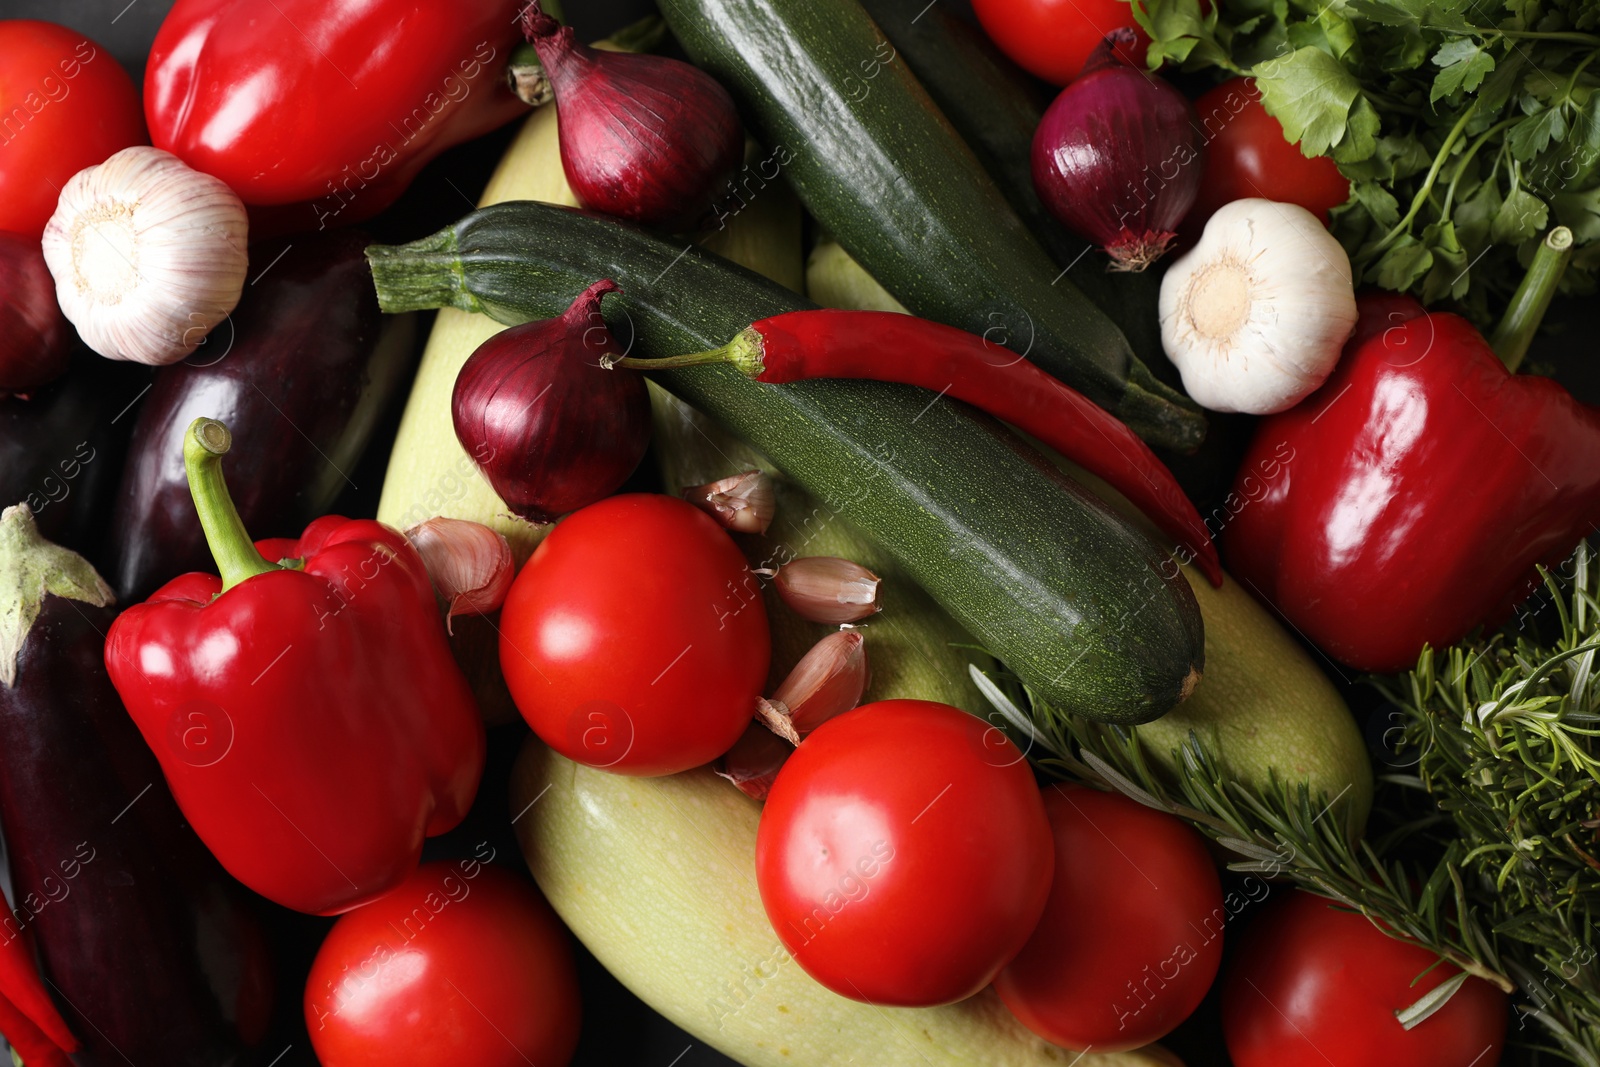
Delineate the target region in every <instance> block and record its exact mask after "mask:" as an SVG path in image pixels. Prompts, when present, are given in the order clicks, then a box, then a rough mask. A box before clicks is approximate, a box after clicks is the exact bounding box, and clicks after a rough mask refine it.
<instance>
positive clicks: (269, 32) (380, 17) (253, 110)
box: [144, 0, 527, 238]
mask: <svg viewBox="0 0 1600 1067" xmlns="http://www.w3.org/2000/svg"><path fill="white" fill-rule="evenodd" d="M519 7H520V3H519V2H518V0H480V2H476V3H470V4H463V3H459V2H456V0H341V2H338V3H329V2H327V0H275V2H273V3H268V4H260V3H257V2H255V0H178V2H177V3H176V4H174V5H173V7H172V10H171V11H170V12H169V13H168V15H167V17H166V21H164V22H163V23H162V24H161V30H160V32H159V33H157V34H156V39H155V43H154V45H153V46H152V48H151V50H150V59H149V63H148V65H147V66H146V67H145V79H144V107H145V121H146V123H147V124H148V125H149V127H150V137H151V142H152V143H153V144H155V145H156V147H158V148H164V149H166V150H167V151H169V152H172V153H173V154H174V155H176V156H178V158H180V159H182V160H183V161H184V162H185V163H188V164H189V165H190V166H191V167H194V168H195V169H197V170H202V171H205V172H206V173H208V174H213V175H216V176H217V177H218V178H221V179H222V180H223V181H225V182H227V183H228V184H229V185H230V186H232V187H233V190H234V192H236V193H238V194H239V198H240V199H242V200H243V201H244V202H245V203H246V204H248V205H250V206H251V208H252V211H251V231H252V232H251V236H252V238H255V237H258V236H260V235H261V233H262V232H266V231H269V230H270V231H276V232H296V231H301V230H320V229H326V228H328V227H330V226H336V225H337V226H344V225H348V224H349V223H352V222H359V221H361V220H362V219H365V218H369V217H370V216H372V215H375V214H377V213H378V212H379V211H381V210H383V209H384V208H385V207H387V206H388V205H389V204H391V203H392V202H393V201H394V200H395V198H396V197H398V196H399V195H400V194H401V193H402V192H403V191H405V188H406V186H407V185H409V184H410V183H411V179H412V178H413V177H414V176H415V175H416V173H417V171H418V170H420V169H421V168H422V166H423V165H424V164H425V163H427V162H428V161H429V160H430V159H432V158H433V157H434V156H437V155H438V154H439V153H440V152H442V151H444V150H445V149H446V148H449V147H451V146H452V145H456V144H460V143H461V142H463V141H468V140H471V139H472V138H474V137H477V136H479V135H480V134H484V133H487V132H488V131H490V130H492V129H494V128H495V127H497V126H500V125H503V124H504V123H506V122H508V121H510V120H511V119H513V118H515V117H516V116H517V115H518V114H520V113H522V112H524V111H526V110H527V106H526V105H525V104H523V103H522V102H521V101H520V100H518V99H517V97H516V96H515V95H514V94H513V93H512V92H511V90H510V89H509V88H508V87H507V84H506V79H505V77H504V73H505V68H506V62H507V60H508V59H509V58H510V55H511V50H512V49H513V48H515V47H516V46H517V44H518V43H519V41H520V40H521V37H520V33H519V31H518V29H517V26H516V16H517V12H518V8H519ZM263 208H271V209H272V210H270V211H264V210H262V209H263Z"/></svg>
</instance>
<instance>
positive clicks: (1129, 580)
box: [368, 202, 1204, 723]
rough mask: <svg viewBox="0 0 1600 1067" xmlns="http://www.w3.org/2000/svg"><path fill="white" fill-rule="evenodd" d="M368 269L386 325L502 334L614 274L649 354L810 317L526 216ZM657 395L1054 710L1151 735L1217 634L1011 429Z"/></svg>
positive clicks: (731, 282)
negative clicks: (475, 327)
mask: <svg viewBox="0 0 1600 1067" xmlns="http://www.w3.org/2000/svg"><path fill="white" fill-rule="evenodd" d="M368 257H369V259H370V260H371V262H372V266H373V275H374V278H375V279H376V281H377V286H378V294H379V301H380V303H381V304H382V305H383V307H384V308H385V309H386V310H391V311H398V310H401V309H415V308H421V307H440V306H455V307H460V308H463V309H464V310H468V311H482V312H486V313H488V314H490V315H492V316H494V317H495V318H498V319H500V320H501V321H503V322H520V321H525V320H527V319H531V318H541V317H546V316H550V315H555V314H558V313H559V312H561V311H562V310H564V309H565V308H566V306H567V305H568V303H569V302H570V301H571V300H572V298H573V297H574V296H576V295H577V294H578V293H579V292H580V291H582V290H583V289H584V288H585V287H587V286H588V285H589V284H590V283H591V282H593V281H594V280H595V279H596V278H601V277H609V278H611V279H613V280H614V281H616V282H617V283H618V284H619V285H620V286H621V287H622V289H623V295H622V296H621V298H620V299H619V298H608V299H607V301H606V305H605V308H606V310H605V314H606V321H607V323H608V324H609V325H610V326H611V328H612V331H613V334H614V335H615V336H616V337H617V338H618V341H619V344H624V345H628V346H631V349H632V351H633V352H634V354H640V355H667V354H672V353H680V352H690V351H695V350H698V349H703V348H708V347H712V346H714V345H717V344H721V343H722V342H723V341H725V340H727V339H728V338H729V337H731V336H733V334H734V333H736V332H737V331H738V330H740V329H741V328H743V327H744V326H746V325H748V324H749V323H750V322H751V321H753V320H755V319H759V318H763V317H765V316H768V315H773V314H778V313H781V312H784V311H791V310H796V309H798V308H802V307H807V306H810V305H808V304H807V302H806V301H805V300H803V299H802V298H801V297H798V296H796V295H795V294H794V293H792V292H790V291H788V290H786V289H784V288H783V287H781V286H779V285H777V284H776V283H774V282H772V281H769V280H768V279H765V278H762V277H761V276H759V275H757V274H754V273H752V272H750V271H747V270H744V269H743V268H741V267H737V266H735V265H733V264H731V263H728V262H727V261H725V260H722V259H720V258H719V257H717V256H715V255H713V254H711V253H707V252H704V251H702V250H700V249H698V248H695V247H693V246H689V245H677V244H673V243H669V242H666V241H662V240H659V239H657V238H654V237H651V236H649V235H647V234H644V233H642V232H640V231H638V230H634V229H631V228H628V227H625V226H622V225H619V224H618V223H615V222H612V221H609V220H606V219H601V218H598V217H593V216H589V215H585V214H583V213H581V212H576V211H570V210H565V209H561V208H555V207H551V206H548V205H543V204H534V203H527V202H514V203H507V204H498V205H495V206H493V207H489V208H485V209H483V210H481V211H477V212H474V213H473V214H471V215H469V216H467V217H466V218H464V219H462V220H461V221H460V222H458V223H457V224H456V225H455V226H453V227H449V228H447V229H445V230H441V231H440V232H439V233H437V234H435V235H433V236H432V237H429V238H424V239H423V240H421V241H417V242H413V243H412V244H410V245H403V246H398V247H384V246H373V247H372V248H371V249H369V251H368ZM659 381H660V382H661V384H663V385H664V386H666V388H667V389H669V390H670V391H671V392H672V393H674V394H675V395H677V396H678V397H680V398H681V399H683V400H685V401H687V402H688V403H689V404H691V405H693V406H694V407H696V408H698V409H700V410H701V411H703V412H705V413H706V414H708V415H710V416H711V417H712V418H714V419H716V420H717V421H718V422H720V423H722V424H723V425H724V426H725V427H727V428H728V430H729V431H731V432H732V433H733V434H734V435H736V436H737V437H740V438H742V439H744V440H746V441H748V442H750V444H751V445H753V446H754V447H756V448H757V449H759V450H760V451H761V452H762V453H763V454H764V455H766V456H767V457H768V458H770V459H771V460H772V462H774V463H775V464H777V465H778V467H779V468H781V469H782V470H783V471H784V472H785V473H786V474H787V475H788V476H789V477H790V478H793V479H794V480H795V481H796V482H797V483H799V484H800V485H801V486H803V487H804V488H805V489H806V490H807V491H808V492H810V493H811V494H812V495H813V496H814V497H816V498H817V499H818V500H819V501H821V502H822V503H823V504H825V505H827V506H828V507H829V508H830V509H832V510H833V511H834V512H836V513H837V514H839V515H841V516H842V517H844V518H845V519H846V520H847V521H849V522H850V523H852V524H853V525H854V526H856V527H857V528H858V529H860V530H862V531H863V532H865V533H866V534H867V535H868V536H870V537H872V538H873V539H874V540H876V541H877V542H878V543H879V544H880V545H882V546H883V548H884V549H885V550H886V551H887V552H888V553H889V554H890V555H891V556H892V557H893V558H894V559H895V561H896V562H897V563H898V564H899V565H900V566H901V568H902V569H903V570H904V572H905V573H906V574H907V575H909V576H910V577H911V578H912V579H913V580H914V581H916V582H917V583H918V584H919V585H921V586H922V587H923V588H924V589H925V590H927V591H928V593H930V594H931V595H932V596H933V598H934V599H935V600H936V601H938V603H939V604H940V606H941V607H943V608H944V609H945V610H946V611H947V612H949V613H950V615H951V616H952V617H953V618H954V619H955V620H956V621H957V622H958V623H960V624H961V625H962V626H963V627H964V628H966V630H967V631H968V632H970V633H971V634H972V635H973V636H974V637H975V638H977V640H978V641H980V642H981V643H982V644H983V645H984V646H985V647H986V648H988V649H989V650H990V651H992V652H993V653H994V654H995V655H996V656H998V657H999V658H1000V659H1001V660H1002V661H1003V662H1004V663H1005V664H1006V665H1007V666H1008V667H1009V668H1010V669H1011V670H1012V671H1014V672H1015V673H1016V674H1017V675H1018V676H1019V677H1021V678H1022V679H1023V680H1024V681H1025V682H1026V683H1028V684H1029V685H1030V686H1032V687H1033V688H1034V689H1035V690H1036V691H1038V692H1039V693H1040V694H1041V695H1042V696H1044V697H1045V698H1046V699H1047V700H1048V701H1050V702H1051V703H1054V704H1057V705H1059V706H1060V707H1062V708H1064V709H1067V710H1070V711H1073V712H1076V713H1078V714H1082V715H1085V716H1089V717H1091V718H1095V719H1100V720H1104V721H1109V722H1121V723H1138V722H1147V721H1149V720H1151V719H1154V718H1156V717H1158V716H1160V715H1162V714H1163V713H1165V712H1166V711H1167V710H1169V709H1170V708H1172V707H1173V706H1174V705H1176V704H1177V703H1178V702H1179V701H1180V700H1181V699H1183V698H1184V697H1185V696H1187V695H1188V693H1189V692H1190V691H1191V690H1192V689H1193V686H1194V684H1195V681H1196V680H1197V679H1198V676H1199V672H1200V669H1201V667H1202V665H1203V662H1204V638H1203V633H1202V624H1201V620H1200V614H1199V609H1198V608H1197V607H1196V605H1195V600H1194V595H1193V593H1191V592H1190V590H1189V587H1188V585H1187V583H1185V582H1184V581H1183V579H1182V578H1181V577H1180V576H1178V575H1176V574H1173V575H1172V576H1171V578H1168V577H1166V576H1164V575H1163V570H1162V568H1163V564H1164V561H1165V558H1166V557H1165V556H1163V555H1162V554H1161V553H1160V552H1159V551H1158V550H1157V549H1156V547H1155V546H1154V545H1153V544H1152V543H1151V542H1150V541H1149V540H1147V539H1146V538H1145V537H1144V535H1143V534H1140V533H1138V532H1137V531H1135V530H1133V529H1132V528H1131V527H1130V526H1129V525H1128V524H1127V523H1125V522H1124V521H1123V520H1121V519H1120V518H1118V517H1117V516H1116V515H1115V514H1114V513H1113V512H1111V511H1110V510H1109V509H1108V508H1107V507H1106V506H1105V505H1104V504H1102V503H1101V502H1100V501H1099V500H1097V499H1095V498H1094V497H1093V496H1092V495H1090V494H1089V493H1088V492H1086V491H1085V490H1083V489H1082V488H1081V487H1079V486H1078V485H1077V483H1075V482H1072V481H1070V480H1068V479H1067V478H1065V477H1064V476H1062V475H1060V474H1059V473H1057V472H1056V471H1055V470H1054V468H1053V467H1050V466H1048V465H1047V464H1043V463H1042V461H1041V460H1040V459H1039V457H1038V456H1037V454H1036V453H1034V452H1032V450H1030V449H1027V448H1026V447H1024V446H1022V445H1021V444H1020V443H1019V442H1018V441H1017V440H1016V439H1015V438H1014V437H1011V436H1010V435H1009V434H1005V433H1003V432H1002V431H1000V429H999V427H998V424H995V423H992V422H987V421H980V420H979V418H978V417H976V416H975V415H973V414H970V413H969V411H968V409H965V408H963V407H960V406H958V405H956V404H954V403H952V402H950V401H947V400H941V399H938V398H937V397H935V396H931V395H930V394H929V393H927V392H926V391H923V390H919V389H913V388H910V387H906V386H896V385H887V384H882V383H877V382H859V381H816V382H803V383H795V384H792V385H785V386H768V385H761V384H759V383H757V382H753V381H751V380H749V379H748V378H745V377H744V376H742V375H741V374H739V373H738V372H737V371H735V370H733V369H732V368H729V367H723V366H713V367H698V368H694V369H690V370H682V371H676V372H670V373H663V374H661V375H659ZM1168 570H1169V572H1170V568H1168Z"/></svg>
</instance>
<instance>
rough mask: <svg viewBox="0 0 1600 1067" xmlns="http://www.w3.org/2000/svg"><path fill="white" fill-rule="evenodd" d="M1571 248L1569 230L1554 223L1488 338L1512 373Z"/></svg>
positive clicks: (1518, 363) (1568, 261) (1550, 296)
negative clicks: (1554, 225)
mask: <svg viewBox="0 0 1600 1067" xmlns="http://www.w3.org/2000/svg"><path fill="white" fill-rule="evenodd" d="M1572 251H1573V246H1572V231H1571V230H1569V229H1567V228H1566V227H1565V226H1557V227H1556V228H1555V229H1553V230H1551V231H1550V232H1549V233H1548V234H1546V235H1545V238H1544V240H1543V241H1541V242H1539V248H1538V250H1537V251H1536V252H1534V254H1533V262H1532V263H1530V264H1528V273H1527V274H1526V275H1524V276H1523V278H1522V284H1521V285H1519V286H1517V291H1516V292H1515V293H1513V294H1512V296H1511V304H1510V306H1508V307H1507V308H1506V313H1505V317H1504V318H1502V319H1501V320H1500V325H1499V326H1497V327H1495V331H1494V336H1493V337H1491V338H1490V339H1489V344H1490V346H1492V347H1493V348H1494V351H1495V354H1496V355H1497V356H1499V357H1500V360H1501V362H1503V363H1504V364H1505V365H1506V369H1508V370H1510V371H1511V372H1512V373H1516V370H1517V368H1518V367H1520V366H1521V365H1522V359H1523V357H1524V356H1526V355H1527V354H1528V346H1529V345H1530V344H1531V343H1532V342H1533V335H1534V334H1535V333H1537V332H1538V330H1539V323H1540V321H1541V320H1543V319H1544V313H1545V312H1546V311H1548V310H1549V309H1550V301H1551V300H1552V299H1553V298H1554V297H1555V295H1556V286H1557V285H1559V284H1560V283H1561V275H1562V274H1563V273H1564V272H1565V271H1566V269H1567V264H1568V263H1570V262H1571V261H1572Z"/></svg>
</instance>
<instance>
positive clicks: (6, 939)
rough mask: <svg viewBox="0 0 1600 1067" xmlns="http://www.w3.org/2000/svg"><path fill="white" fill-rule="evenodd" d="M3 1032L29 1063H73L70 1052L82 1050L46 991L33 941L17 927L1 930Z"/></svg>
mask: <svg viewBox="0 0 1600 1067" xmlns="http://www.w3.org/2000/svg"><path fill="white" fill-rule="evenodd" d="M9 924H10V923H9V920H8V925H9ZM0 1033H3V1034H5V1036H6V1041H8V1042H9V1043H10V1044H11V1047H12V1048H14V1049H16V1050H17V1055H19V1056H21V1057H22V1060H23V1062H24V1063H26V1064H27V1065H28V1067H72V1061H71V1060H70V1059H68V1058H67V1053H69V1052H76V1051H78V1039H77V1038H75V1037H73V1036H72V1031H71V1030H69V1029H68V1028H67V1023H66V1020H64V1019H62V1018H61V1013H60V1012H59V1011H57V1010H56V1006H55V1003H54V1002H53V1001H52V1000H51V999H50V994H49V993H47V992H45V988H44V983H43V982H42V981H41V980H40V978H39V969H38V968H37V967H35V966H34V962H33V946H32V944H30V943H29V941H28V939H27V938H26V937H25V936H23V935H22V934H21V933H20V932H16V931H13V930H3V931H0Z"/></svg>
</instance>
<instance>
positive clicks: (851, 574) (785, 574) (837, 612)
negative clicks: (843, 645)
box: [773, 556, 881, 624]
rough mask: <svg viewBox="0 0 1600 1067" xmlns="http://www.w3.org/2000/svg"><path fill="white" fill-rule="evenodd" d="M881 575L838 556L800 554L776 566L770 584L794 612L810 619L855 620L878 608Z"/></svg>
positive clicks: (826, 620)
mask: <svg viewBox="0 0 1600 1067" xmlns="http://www.w3.org/2000/svg"><path fill="white" fill-rule="evenodd" d="M879 581H880V579H879V578H878V576H877V575H876V574H873V573H872V572H871V571H869V570H867V568H865V567H863V566H862V565H861V564H859V563H855V562H852V561H851V560H848V559H839V558H838V557H837V556H802V557H800V558H799V559H797V560H794V561H793V562H791V563H785V564H784V565H783V566H782V567H779V568H778V573H777V575H776V576H775V577H774V578H773V584H774V585H775V586H776V587H777V590H778V596H780V597H782V598H783V602H784V603H785V604H787V605H789V608H790V610H792V611H793V612H794V613H795V614H796V615H799V616H800V617H801V618H804V619H809V620H811V621H812V622H826V623H833V624H838V623H845V622H856V621H858V620H860V619H864V618H866V617H867V616H868V615H871V614H872V613H873V612H876V611H879V610H881V605H880V604H879V603H878V583H879Z"/></svg>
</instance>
